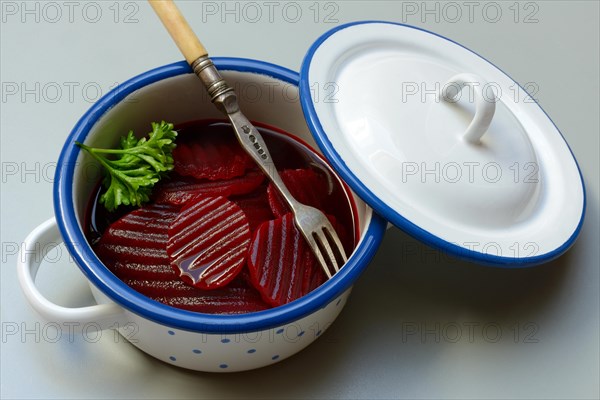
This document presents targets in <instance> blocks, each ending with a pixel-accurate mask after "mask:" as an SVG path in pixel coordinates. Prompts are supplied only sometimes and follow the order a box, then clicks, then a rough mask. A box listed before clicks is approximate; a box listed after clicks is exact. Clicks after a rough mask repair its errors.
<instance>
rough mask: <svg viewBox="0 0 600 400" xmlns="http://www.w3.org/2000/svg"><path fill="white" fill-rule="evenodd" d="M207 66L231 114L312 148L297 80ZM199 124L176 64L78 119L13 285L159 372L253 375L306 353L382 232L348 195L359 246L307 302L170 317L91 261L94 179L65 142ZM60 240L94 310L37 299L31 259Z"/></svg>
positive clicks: (205, 107)
mask: <svg viewBox="0 0 600 400" xmlns="http://www.w3.org/2000/svg"><path fill="white" fill-rule="evenodd" d="M214 61H215V64H216V65H217V67H218V68H219V69H220V70H221V71H222V74H223V76H224V78H225V79H226V80H227V81H228V82H229V83H230V84H231V85H232V86H233V87H234V88H235V89H236V91H237V93H238V95H239V97H240V102H241V107H242V109H243V110H244V113H245V114H246V115H247V116H248V117H249V118H250V119H251V120H254V121H258V122H262V123H265V124H268V125H271V126H275V127H278V128H281V129H283V130H285V131H287V132H291V133H293V134H294V135H297V136H298V137H299V138H300V139H302V140H304V141H306V142H307V143H309V144H311V145H314V139H313V138H312V135H311V133H310V131H309V129H308V127H307V124H306V121H305V118H304V115H303V113H302V108H301V106H300V101H299V98H298V82H299V76H298V74H296V73H295V72H292V71H289V70H287V69H285V68H282V67H278V66H276V65H272V64H268V63H264V62H260V61H253V60H247V59H236V58H215V59H214ZM209 118H221V115H220V114H219V112H218V111H217V110H216V109H215V107H214V106H213V105H212V104H211V103H210V100H209V99H208V96H207V95H206V94H205V90H204V88H203V87H202V85H201V83H200V81H199V79H198V78H197V77H196V76H195V75H194V74H193V73H192V71H191V69H190V68H189V66H188V65H187V64H186V63H184V62H180V63H175V64H170V65H166V66H163V67H159V68H156V69H154V70H151V71H148V72H145V73H143V74H141V75H139V76H137V77H135V78H132V79H131V80H129V81H127V82H125V83H124V84H122V85H120V86H119V87H118V88H117V89H115V90H113V91H112V92H110V93H108V94H107V95H106V96H104V97H103V98H102V99H101V100H99V101H98V102H97V103H96V104H94V105H93V106H92V107H91V108H90V110H88V112H87V113H86V114H85V115H84V116H83V117H82V118H81V120H80V121H79V122H78V123H77V125H76V126H75V128H74V129H73V131H72V132H71V134H70V135H69V137H68V139H67V141H66V143H65V145H64V147H63V149H62V152H61V155H60V158H59V161H58V166H57V171H56V179H55V184H54V205H55V214H56V217H55V218H52V219H51V220H48V221H46V222H45V223H43V224H42V225H40V226H39V227H38V228H36V229H35V230H34V231H33V232H32V233H31V234H30V235H29V236H28V237H27V239H26V240H25V243H24V246H23V248H22V253H23V254H21V256H20V257H19V260H20V261H19V265H18V274H19V281H20V284H21V286H22V289H23V291H24V293H25V296H26V298H27V300H28V301H29V303H30V304H31V306H32V307H33V308H34V309H35V310H36V311H37V312H38V313H39V314H40V315H41V317H42V318H44V319H46V320H47V321H52V322H54V323H58V324H61V326H69V327H73V326H76V327H79V328H82V329H83V328H85V329H88V330H89V329H110V328H111V327H115V326H119V327H122V328H121V330H120V331H121V333H122V334H123V336H124V337H125V338H126V339H128V340H130V342H131V343H132V344H134V345H135V346H137V347H138V348H140V349H141V350H142V351H144V352H146V353H148V354H150V355H152V356H154V357H156V358H158V359H160V360H162V361H164V362H167V363H170V364H173V365H176V366H179V367H183V368H189V369H193V370H200V371H220V372H228V371H242V370H248V369H254V368H259V367H262V366H266V365H269V364H272V363H275V362H278V361H280V360H283V359H285V358H287V357H289V356H291V355H293V354H295V353H296V352H298V351H300V350H301V349H303V348H304V347H306V346H307V345H309V344H310V343H312V342H313V341H314V340H315V339H317V338H318V337H319V336H320V335H321V334H322V333H323V332H324V331H325V329H326V328H327V327H328V326H329V325H330V324H331V323H332V322H333V321H334V320H335V318H336V317H337V316H338V314H339V313H340V311H341V310H342V308H343V306H344V304H345V303H346V300H347V298H348V295H349V294H350V290H351V286H352V284H353V283H354V281H355V280H356V279H357V278H358V277H359V276H360V274H361V272H362V271H363V270H364V269H365V268H366V267H367V266H368V265H369V262H370V260H371V259H372V257H373V255H374V254H375V252H376V250H377V248H378V246H379V244H380V243H381V240H382V237H383V233H384V230H385V227H386V222H385V220H383V219H382V218H381V217H379V216H377V215H376V214H374V213H373V212H372V210H371V208H370V207H369V206H367V205H366V204H365V203H364V202H363V201H362V200H361V199H360V198H359V197H358V196H355V195H353V197H354V201H355V203H356V206H357V221H358V225H359V232H360V240H359V242H358V245H357V246H356V249H355V251H354V252H353V254H352V255H351V256H350V258H349V260H348V262H347V263H346V265H345V266H344V267H343V268H342V270H341V271H340V272H339V273H337V274H336V275H335V276H334V277H333V278H332V279H330V280H329V281H327V282H326V283H325V284H323V285H322V286H321V287H319V288H318V289H316V290H314V291H313V292H311V293H310V294H308V295H307V296H304V297H303V298H301V299H299V300H296V301H294V302H292V303H289V304H287V305H284V306H281V307H277V308H273V309H270V310H266V311H261V312H256V313H249V314H244V315H238V316H233V315H226V316H221V315H206V314H200V313H194V312H190V311H185V310H180V309H175V308H172V307H169V306H166V305H163V304H160V303H158V302H155V301H153V300H151V299H149V298H147V297H145V296H143V295H141V294H140V293H138V292H136V291H134V290H133V289H131V288H129V287H128V286H127V285H125V284H124V283H123V282H121V281H120V280H119V279H118V278H117V277H116V276H115V275H113V274H112V273H111V272H110V271H109V270H108V269H107V268H106V267H105V266H104V265H103V264H102V262H101V261H100V260H99V259H98V257H97V256H96V255H95V254H94V252H93V250H92V248H91V247H90V245H89V243H88V242H87V241H86V239H85V237H84V227H83V223H84V222H83V221H84V220H85V213H86V207H87V205H88V203H89V200H90V196H91V195H92V192H93V190H94V188H95V186H96V184H97V182H98V180H99V176H100V175H99V173H100V169H99V168H98V166H97V165H96V164H93V162H92V160H91V159H89V158H88V157H85V156H84V155H83V154H82V153H81V152H80V150H79V148H78V147H76V146H75V144H74V142H75V141H80V142H83V143H85V144H87V145H90V146H96V147H110V146H114V145H115V144H116V143H117V141H118V138H119V137H120V135H122V134H123V133H124V132H128V131H129V130H130V129H133V130H134V131H135V132H145V131H147V129H148V127H149V126H150V123H151V122H152V121H159V120H165V121H170V122H173V123H175V124H178V123H183V122H186V121H190V120H197V119H209ZM61 237H62V238H61ZM61 239H62V241H64V243H65V245H66V246H67V248H68V250H69V252H70V253H71V255H72V256H73V258H74V260H75V261H76V263H77V264H78V266H79V267H80V269H81V270H82V271H83V273H84V274H85V276H86V277H87V279H88V280H89V282H90V287H91V289H92V293H93V295H94V298H95V299H96V301H97V303H98V304H97V305H94V306H90V307H83V308H66V307H62V306H59V305H56V304H53V303H52V302H50V301H49V300H47V299H46V298H44V296H43V295H42V294H41V293H40V292H39V291H38V289H37V288H36V286H35V276H36V274H37V270H38V268H39V266H40V263H41V261H42V260H43V257H44V254H39V253H38V252H39V251H49V250H50V248H51V245H52V244H58V243H60V241H61ZM65 289H67V288H65ZM65 323H68V324H65Z"/></svg>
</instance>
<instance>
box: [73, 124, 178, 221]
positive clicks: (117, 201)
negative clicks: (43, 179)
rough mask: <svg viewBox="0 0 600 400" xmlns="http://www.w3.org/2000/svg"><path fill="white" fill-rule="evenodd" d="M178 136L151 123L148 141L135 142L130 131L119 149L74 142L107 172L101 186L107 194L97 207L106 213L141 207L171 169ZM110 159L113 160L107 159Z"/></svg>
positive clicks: (104, 194) (171, 130)
mask: <svg viewBox="0 0 600 400" xmlns="http://www.w3.org/2000/svg"><path fill="white" fill-rule="evenodd" d="M176 136H177V132H175V131H174V130H173V124H170V123H167V122H165V121H162V122H160V123H156V122H153V123H152V132H150V133H149V134H148V138H146V137H143V138H141V139H137V138H136V137H135V136H134V135H133V131H129V133H128V134H127V136H123V137H121V142H120V148H119V149H99V148H95V147H89V146H86V145H85V144H83V143H79V142H75V144H76V145H77V146H79V147H80V148H82V149H83V150H85V151H87V152H88V153H89V154H90V155H91V156H92V157H94V158H95V159H96V160H98V161H99V162H100V164H102V166H103V167H104V168H105V170H106V176H105V178H104V180H103V185H104V187H105V189H106V191H105V192H104V193H103V194H102V195H101V196H100V203H102V204H104V206H105V207H106V209H107V210H108V211H114V210H115V209H116V208H117V207H118V206H119V205H121V204H123V205H131V206H140V205H142V203H144V202H147V201H148V200H149V199H150V193H151V191H152V187H153V186H154V184H155V183H156V182H158V181H159V180H160V179H161V178H162V177H163V176H164V175H165V174H166V173H167V172H168V171H170V170H172V169H173V156H172V152H173V149H174V148H175V143H174V140H175V137H176ZM111 155H113V156H114V158H113V159H111V158H109V157H110V156H111Z"/></svg>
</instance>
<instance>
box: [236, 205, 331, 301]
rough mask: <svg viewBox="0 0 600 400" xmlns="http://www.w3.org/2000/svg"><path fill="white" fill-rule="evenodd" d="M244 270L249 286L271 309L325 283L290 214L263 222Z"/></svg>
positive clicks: (319, 268) (253, 241)
mask: <svg viewBox="0 0 600 400" xmlns="http://www.w3.org/2000/svg"><path fill="white" fill-rule="evenodd" d="M248 269H249V272H250V280H251V282H252V285H253V286H254V287H255V288H256V289H258V291H259V292H260V294H261V296H262V298H263V300H264V301H265V302H266V303H268V304H270V305H272V306H280V305H283V304H286V303H289V302H291V301H293V300H296V299H298V298H300V297H302V296H304V295H306V294H307V293H309V292H310V291H312V290H313V289H315V288H317V287H318V286H319V285H321V284H322V283H323V282H325V280H326V276H325V273H324V272H323V271H322V270H321V267H320V266H319V264H318V262H317V259H316V258H315V256H314V255H313V253H312V251H311V250H310V248H309V247H308V244H307V243H306V241H305V240H304V238H303V237H302V235H301V233H300V232H299V231H298V229H297V228H296V226H295V225H294V216H293V214H291V213H288V214H286V215H284V216H283V217H281V218H278V219H276V220H273V221H268V222H265V223H263V224H262V225H261V226H260V227H259V228H258V230H257V231H256V232H255V233H254V237H253V239H252V243H251V244H250V249H249V250H248Z"/></svg>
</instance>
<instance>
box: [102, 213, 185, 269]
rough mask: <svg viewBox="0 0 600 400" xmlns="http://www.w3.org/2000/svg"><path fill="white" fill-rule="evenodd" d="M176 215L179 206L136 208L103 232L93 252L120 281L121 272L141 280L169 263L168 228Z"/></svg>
mask: <svg viewBox="0 0 600 400" xmlns="http://www.w3.org/2000/svg"><path fill="white" fill-rule="evenodd" d="M177 215H178V207H174V206H170V205H159V204H151V205H148V206H144V207H142V208H138V209H136V210H134V211H132V212H130V213H128V214H126V215H125V216H123V217H121V219H119V220H117V221H116V222H114V223H113V224H111V225H110V227H108V229H106V231H105V232H104V234H103V235H102V237H101V238H100V240H99V241H98V243H97V244H96V245H95V250H96V253H97V254H98V256H99V257H100V259H101V260H102V261H103V262H104V263H105V264H106V265H107V266H108V267H109V268H111V269H113V272H115V274H117V276H119V277H120V278H121V277H122V276H121V275H122V271H127V272H125V273H128V272H131V271H132V270H135V271H136V274H137V275H139V276H140V277H143V276H144V274H145V273H146V272H148V273H150V271H151V270H152V271H154V270H155V269H156V268H159V269H160V268H161V266H163V267H164V266H165V265H168V264H169V257H168V255H167V252H166V244H167V240H168V227H169V225H170V223H171V221H173V219H175V217H176V216H177ZM117 271H120V272H119V273H117Z"/></svg>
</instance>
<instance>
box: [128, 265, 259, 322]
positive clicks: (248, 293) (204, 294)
mask: <svg viewBox="0 0 600 400" xmlns="http://www.w3.org/2000/svg"><path fill="white" fill-rule="evenodd" d="M171 273H173V271H171ZM124 282H125V283H126V284H127V285H129V286H130V287H132V288H133V289H135V290H137V291H138V292H140V293H142V294H143V295H145V296H148V297H150V298H151V299H153V300H156V301H159V302H161V303H163V304H167V305H170V306H172V307H177V308H182V309H185V310H189V311H195V312H202V313H210V314H241V313H247V312H255V311H261V310H266V309H268V308H270V307H269V305H268V304H266V303H265V302H264V301H263V300H262V299H261V297H260V294H259V293H258V291H256V289H254V288H253V287H252V286H250V285H249V284H248V283H247V282H246V281H245V280H243V279H241V278H239V277H238V278H236V279H234V280H233V281H231V282H230V283H229V284H228V285H227V287H224V288H221V289H216V290H210V291H206V290H202V289H198V288H196V287H193V286H189V285H187V284H186V283H184V282H183V281H181V280H180V279H179V278H177V279H171V280H168V281H164V280H137V279H135V280H128V279H125V280H124Z"/></svg>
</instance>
